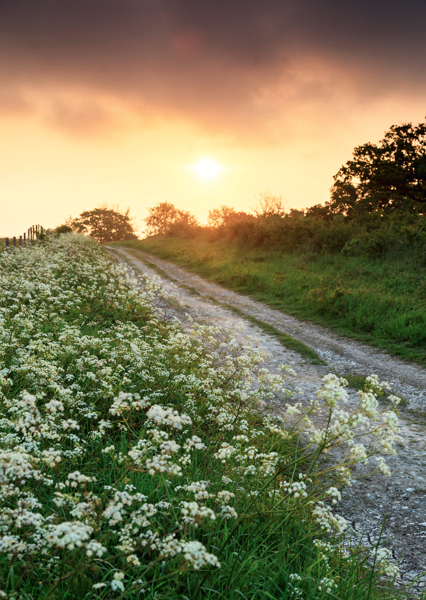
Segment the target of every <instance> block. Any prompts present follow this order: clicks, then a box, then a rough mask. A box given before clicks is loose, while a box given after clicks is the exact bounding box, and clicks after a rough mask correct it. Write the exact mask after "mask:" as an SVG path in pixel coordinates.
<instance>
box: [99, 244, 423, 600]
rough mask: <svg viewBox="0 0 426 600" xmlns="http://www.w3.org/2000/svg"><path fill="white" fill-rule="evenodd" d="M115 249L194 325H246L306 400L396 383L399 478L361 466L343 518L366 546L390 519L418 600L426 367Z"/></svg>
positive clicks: (391, 535) (390, 539) (390, 533)
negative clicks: (361, 381) (292, 344)
mask: <svg viewBox="0 0 426 600" xmlns="http://www.w3.org/2000/svg"><path fill="white" fill-rule="evenodd" d="M108 250H109V251H110V252H111V254H112V255H113V256H115V258H117V259H118V260H120V261H121V262H123V263H125V264H126V265H127V266H129V267H131V268H132V269H133V270H134V271H135V272H136V273H144V274H147V275H149V276H151V277H155V278H156V279H157V280H158V281H159V283H161V284H162V286H163V287H164V288H165V290H166V291H167V292H168V293H169V294H172V295H173V296H175V297H176V298H177V299H178V300H179V302H180V303H181V306H183V307H184V310H185V311H186V312H187V313H189V314H190V315H191V317H192V318H193V320H194V321H198V322H204V323H209V324H214V325H234V324H237V323H238V324H241V327H242V331H241V336H242V337H244V336H246V337H248V336H250V337H252V338H253V337H254V338H255V339H256V342H257V343H258V345H259V347H261V348H263V349H265V350H267V351H268V352H269V353H270V354H271V358H270V360H269V363H268V365H267V366H268V367H269V368H270V369H271V370H272V371H273V370H275V369H276V368H277V367H278V366H279V364H281V363H286V364H289V365H291V366H292V367H293V368H294V369H295V371H296V372H297V380H296V379H295V381H294V382H293V383H292V385H293V386H294V387H295V386H298V387H299V388H301V389H302V391H303V394H304V396H309V395H311V394H312V393H314V392H315V391H316V390H317V389H318V387H319V385H320V382H321V379H322V377H323V376H324V375H325V374H327V373H329V372H336V373H339V374H340V375H343V376H344V375H345V374H354V375H370V374H372V373H376V374H377V375H378V376H379V378H380V379H381V380H386V381H388V382H389V383H390V384H391V385H392V392H393V393H394V394H396V395H399V396H403V397H404V398H405V399H406V401H407V407H405V408H404V409H403V410H402V411H401V415H400V418H401V424H402V438H403V444H401V447H400V448H399V452H398V455H397V456H396V457H392V458H391V459H389V460H388V463H389V465H390V468H391V471H392V477H391V478H389V477H384V476H382V475H377V476H374V477H370V478H367V479H364V478H363V479H357V477H359V478H360V477H361V476H362V475H363V468H362V467H357V468H356V470H355V481H354V483H353V485H352V488H347V489H346V490H345V492H344V496H343V500H342V503H341V505H340V507H339V512H340V514H342V515H343V516H345V517H346V518H347V519H348V521H349V522H350V523H351V525H352V529H353V531H354V533H355V534H356V536H357V538H358V539H360V538H361V539H362V543H363V544H364V545H365V546H369V545H373V546H374V545H375V543H376V542H377V539H378V537H379V535H380V532H381V530H382V525H383V520H384V518H385V516H386V517H387V519H386V524H385V526H384V529H383V532H382V542H384V544H385V545H386V546H387V547H389V548H392V550H393V555H394V557H395V559H396V560H398V561H400V571H401V578H400V580H399V583H400V584H401V585H406V584H409V583H410V582H413V581H414V580H416V579H417V578H419V577H420V578H421V579H420V581H419V582H418V583H416V584H414V587H413V594H410V596H411V597H415V596H417V592H418V591H419V590H420V589H424V587H425V586H426V576H422V573H423V572H426V454H425V447H426V435H425V434H426V369H424V368H422V367H420V366H418V365H415V364H410V363H408V362H405V361H403V360H400V359H398V358H395V357H392V356H390V355H388V354H386V353H385V352H382V351H380V350H377V349H375V348H372V347H370V346H367V345H365V344H362V343H360V342H357V341H355V340H351V339H348V338H344V337H342V336H339V335H336V334H335V333H332V332H330V331H328V330H327V329H325V328H323V327H320V326H318V325H314V324H312V323H310V322H305V321H301V320H298V319H296V318H294V317H291V316H289V315H286V314H284V313H282V312H280V311H278V310H275V309H272V308H269V307H268V306H267V305H265V304H262V303H261V302H258V301H256V300H253V299H251V298H249V297H246V296H243V295H240V294H237V293H235V292H232V291H230V290H226V289H225V288H223V287H221V286H219V285H217V284H214V283H210V282H208V281H206V280H204V279H202V278H201V277H199V276H198V275H195V274H193V273H190V272H189V271H187V270H185V269H183V268H182V267H179V266H177V265H175V264H173V263H170V262H168V261H165V260H162V259H160V258H157V257H156V256H152V255H150V254H146V253H144V252H141V251H139V250H134V249H129V248H123V247H118V246H114V247H109V248H108ZM229 307H234V308H237V309H238V310H239V311H241V312H242V313H244V314H245V315H248V316H251V317H255V318H256V319H259V320H260V321H263V322H264V323H268V324H270V325H273V326H274V327H275V329H278V330H279V331H281V332H283V333H287V334H289V335H291V336H292V337H294V338H296V339H298V340H300V341H302V342H304V343H305V344H306V345H307V346H310V347H311V348H313V349H314V350H315V351H316V352H317V353H318V354H319V355H320V356H321V358H323V359H324V360H325V361H326V362H327V366H323V365H314V364H311V363H310V362H307V361H306V360H304V359H303V358H302V357H301V356H300V355H299V354H298V353H296V352H294V351H289V350H288V349H286V348H285V347H284V346H283V345H282V344H280V343H279V342H278V341H277V339H276V338H274V337H273V336H270V335H268V334H267V333H265V332H264V331H262V330H261V329H260V328H259V327H256V326H254V325H252V324H251V323H249V322H247V321H244V320H243V319H242V318H241V317H240V316H238V315H236V314H235V313H234V312H233V311H232V310H230V309H229ZM170 311H171V314H172V315H173V316H177V317H178V318H180V317H181V316H182V308H180V309H179V308H177V307H175V308H174V307H173V306H171V309H170ZM289 387H291V385H290V386H289ZM356 398H357V396H356V394H355V392H353V393H352V394H350V403H353V404H354V405H355V402H356ZM415 591H416V593H414V592H415Z"/></svg>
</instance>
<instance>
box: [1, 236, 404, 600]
mask: <svg viewBox="0 0 426 600" xmlns="http://www.w3.org/2000/svg"><path fill="white" fill-rule="evenodd" d="M0 267H1V269H0V289H1V296H0V339H1V345H0V348H1V350H0V406H1V415H2V418H1V420H0V435H1V453H0V481H1V484H2V492H1V496H0V503H1V507H0V515H1V517H0V520H1V525H2V527H1V531H0V552H1V553H0V576H1V579H0V584H1V590H0V597H1V598H10V599H17V600H18V599H21V598H22V599H28V598H31V599H32V598H37V599H39V598H54V599H58V600H59V599H69V600H71V599H81V598H87V599H89V598H90V599H91V598H135V599H136V598H147V599H152V600H154V598H155V599H157V600H158V599H160V600H161V599H176V600H178V599H179V600H187V599H190V600H197V599H201V598H202V599H203V600H204V599H208V600H210V599H211V600H213V599H216V598H223V599H225V598H226V599H227V600H228V599H230V600H234V599H235V600H236V599H237V598H238V600H240V599H241V598H246V599H247V600H249V599H250V600H255V599H256V600H257V599H259V600H263V599H267V598H269V599H276V598H308V599H312V600H314V599H315V600H318V599H322V598H330V597H333V598H342V599H348V600H349V599H353V600H357V599H361V598H362V599H366V598H397V597H400V596H401V593H400V592H397V591H396V590H395V589H393V588H392V578H393V577H394V576H395V574H396V566H395V564H394V563H390V562H388V555H389V552H388V551H387V550H386V549H384V548H376V550H375V551H373V552H372V553H371V552H370V553H366V552H365V551H363V549H362V548H359V547H357V546H356V543H355V546H354V547H353V548H352V550H351V551H350V552H348V551H347V550H345V549H343V547H342V545H341V543H342V536H343V535H344V530H345V523H344V520H342V519H341V518H340V517H339V515H338V514H337V513H335V512H334V511H333V510H332V509H333V507H334V506H335V505H336V504H338V502H339V499H340V490H341V489H342V487H343V486H344V485H347V484H348V482H349V481H350V478H351V472H350V467H351V466H352V465H354V464H356V463H357V462H360V461H364V460H365V459H366V458H367V457H369V456H374V455H376V454H378V453H379V452H382V451H383V449H385V448H387V449H388V450H389V451H392V449H393V446H394V444H395V442H397V440H398V438H397V437H396V434H397V432H398V422H397V417H396V414H395V412H394V410H393V408H392V407H388V408H387V409H380V408H379V405H378V402H377V399H376V397H375V394H376V392H377V393H380V389H378V387H377V383H376V382H374V381H370V382H367V389H366V391H365V392H364V393H362V394H361V396H360V405H359V407H358V409H357V410H356V411H355V412H354V413H345V412H344V411H343V412H342V410H341V408H340V406H338V405H336V399H337V398H340V399H341V398H344V394H345V389H344V387H345V385H346V383H345V381H343V380H339V379H338V378H337V377H336V376H328V377H327V378H326V379H325V380H324V383H323V388H322V389H321V390H320V392H319V394H318V397H316V398H312V399H311V402H310V404H308V405H307V406H306V407H305V408H302V407H301V406H294V405H293V404H292V403H291V398H289V396H288V394H287V392H286V382H285V371H284V372H283V375H282V376H272V375H270V374H269V373H268V372H266V371H265V370H264V369H263V367H262V365H263V360H264V356H263V355H262V353H261V352H259V350H257V349H256V348H254V347H253V348H252V347H249V346H247V345H245V346H244V347H240V346H239V344H238V342H237V341H236V340H235V337H234V332H233V331H232V330H226V329H219V328H213V327H207V326H198V325H194V327H193V328H192V329H189V330H182V329H181V328H180V326H179V325H178V324H176V323H171V324H167V323H165V322H164V320H163V316H162V313H161V309H160V308H158V306H159V305H161V303H162V302H164V301H165V300H164V298H162V292H161V289H159V288H157V287H156V286H154V285H153V284H152V282H151V281H149V280H147V279H144V278H141V279H139V280H138V281H136V280H134V279H129V276H128V274H127V272H126V270H125V269H124V268H122V267H120V266H118V265H116V264H114V263H113V262H112V261H111V260H110V259H109V258H108V257H107V256H106V255H105V253H104V251H103V249H102V247H100V246H99V245H97V244H95V243H93V242H92V241H90V240H88V239H87V238H84V237H83V236H73V235H64V236H60V237H59V238H55V239H49V240H48V241H46V242H38V243H36V244H34V245H32V246H31V247H29V248H24V249H22V250H20V249H18V250H16V251H10V252H8V253H6V252H3V253H2V254H1V255H0ZM262 402H268V403H269V406H270V407H273V406H275V405H278V406H280V407H281V410H282V414H283V417H282V418H280V419H279V418H276V417H273V416H272V414H271V413H270V411H269V412H265V410H263V411H262V410H261V409H260V407H261V403H262ZM320 414H321V415H323V418H324V417H325V423H326V425H319V423H320V422H323V421H321V419H320V420H319V421H318V416H319V415H320ZM360 423H363V426H364V433H363V434H361V437H359V436H358V437H356V436H355V432H356V431H357V427H358V425H359V424H360ZM302 428H303V431H304V434H303V436H301V430H302ZM358 433H359V431H358ZM362 435H365V436H367V439H368V443H366V444H364V443H363V437H362ZM333 448H335V449H336V450H338V452H337V454H336V456H337V457H339V458H338V459H336V460H334V462H333V463H330V461H328V462H325V461H324V460H323V456H324V454H325V453H328V452H329V451H331V450H333ZM377 458H379V459H380V460H379V461H378V468H380V469H381V470H382V471H383V472H385V473H386V472H387V467H386V464H385V462H384V461H383V458H382V457H380V456H379V457H377ZM386 577H387V579H384V578H386Z"/></svg>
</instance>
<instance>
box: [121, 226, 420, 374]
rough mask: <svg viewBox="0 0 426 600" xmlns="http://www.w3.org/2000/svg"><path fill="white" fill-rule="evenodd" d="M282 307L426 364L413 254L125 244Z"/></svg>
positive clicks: (160, 241)
mask: <svg viewBox="0 0 426 600" xmlns="http://www.w3.org/2000/svg"><path fill="white" fill-rule="evenodd" d="M122 244H123V245H125V246H128V247H133V248H139V249H140V250H143V251H145V252H150V253H152V254H155V255H157V256H160V257H161V258H165V259H168V260H172V261H174V262H176V263H177V264H180V265H183V266H185V267H187V268H188V269H190V270H192V271H194V272H196V273H199V274H200V275H202V276H203V277H206V278H207V279H210V280H212V281H215V282H218V283H220V284H222V285H224V286H226V287H229V288H230V289H234V290H237V291H239V292H242V293H244V294H248V295H251V296H253V297H255V298H257V299H259V300H261V301H263V302H265V303H267V304H269V305H271V306H273V307H274V308H278V309H280V310H283V311H284V312H287V313H288V314H292V315H295V316H297V317H299V318H305V319H309V320H311V321H313V322H316V323H319V324H321V325H325V326H327V327H330V328H332V329H334V330H335V331H338V332H339V333H341V334H343V335H347V336H350V337H353V338H356V339H359V340H361V341H365V342H368V343H370V344H373V345H376V346H379V347H381V348H383V349H386V350H387V351H388V352H390V353H392V354H395V355H398V356H401V357H403V358H406V359H409V360H411V361H415V362H418V363H420V364H426V301H425V298H426V269H424V268H421V267H419V266H418V265H415V266H413V264H412V263H411V262H410V260H409V257H401V258H393V259H392V260H388V259H386V258H377V259H368V258H365V257H349V256H344V255H341V254H337V255H336V254H312V253H303V252H297V253H294V254H289V253H281V252H279V251H276V250H271V251H266V250H253V249H248V250H242V249H241V248H239V247H237V246H236V245H234V244H232V243H230V242H224V241H217V242H212V243H211V242H203V241H200V240H198V239H195V240H183V239H179V238H166V237H153V238H148V239H146V240H141V241H137V242H133V241H132V242H123V243H122Z"/></svg>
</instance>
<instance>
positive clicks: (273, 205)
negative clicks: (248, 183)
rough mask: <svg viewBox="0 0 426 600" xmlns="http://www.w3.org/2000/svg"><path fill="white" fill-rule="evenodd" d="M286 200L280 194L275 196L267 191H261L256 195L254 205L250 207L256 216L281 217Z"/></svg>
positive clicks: (283, 213)
mask: <svg viewBox="0 0 426 600" xmlns="http://www.w3.org/2000/svg"><path fill="white" fill-rule="evenodd" d="M286 205H287V202H286V201H285V200H283V198H282V196H276V195H274V194H272V193H271V192H269V191H265V192H261V193H260V194H258V195H257V196H256V206H255V207H254V208H253V209H252V210H253V211H254V212H255V214H256V216H257V217H263V218H270V217H283V216H284V215H285V210H286Z"/></svg>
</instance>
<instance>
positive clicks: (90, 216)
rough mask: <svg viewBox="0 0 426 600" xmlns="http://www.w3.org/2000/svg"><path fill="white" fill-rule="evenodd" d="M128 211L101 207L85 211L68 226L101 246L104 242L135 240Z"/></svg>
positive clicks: (135, 236)
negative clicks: (91, 238) (88, 236)
mask: <svg viewBox="0 0 426 600" xmlns="http://www.w3.org/2000/svg"><path fill="white" fill-rule="evenodd" d="M129 212H130V209H129V208H128V209H127V210H126V211H125V212H119V211H118V210H113V209H112V208H108V207H107V206H101V207H99V208H95V209H93V210H86V211H84V212H82V213H81V214H80V216H78V217H77V218H76V219H72V220H71V222H70V223H67V224H70V225H71V227H72V229H73V230H74V231H78V232H79V233H85V234H87V235H90V236H92V237H94V238H95V239H96V240H97V241H98V242H100V243H101V244H103V243H105V242H118V241H122V240H136V239H137V235H136V234H135V231H134V228H133V224H132V219H131V217H130V215H129Z"/></svg>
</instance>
